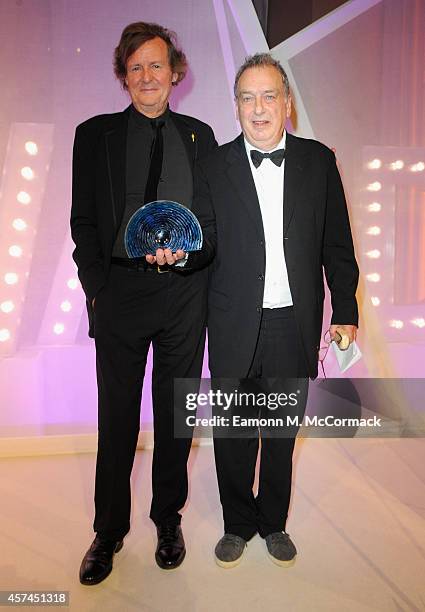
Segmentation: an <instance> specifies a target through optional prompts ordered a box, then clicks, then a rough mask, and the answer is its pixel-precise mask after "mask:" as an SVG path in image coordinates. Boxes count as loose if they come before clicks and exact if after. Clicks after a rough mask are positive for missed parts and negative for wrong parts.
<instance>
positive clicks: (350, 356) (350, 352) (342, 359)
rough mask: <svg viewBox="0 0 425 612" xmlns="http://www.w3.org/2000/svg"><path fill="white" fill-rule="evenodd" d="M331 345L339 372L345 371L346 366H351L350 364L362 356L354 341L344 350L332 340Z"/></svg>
mask: <svg viewBox="0 0 425 612" xmlns="http://www.w3.org/2000/svg"><path fill="white" fill-rule="evenodd" d="M332 347H333V350H334V353H335V357H336V359H337V361H338V365H339V369H340V370H341V372H346V371H347V370H348V368H351V366H352V365H354V364H355V363H357V362H358V360H359V359H360V357H361V356H362V353H361V351H360V349H359V347H358V346H357V343H356V342H355V341H354V342H352V343H351V344H350V346H349V347H348V349H346V350H345V351H341V349H340V348H339V346H338V345H337V343H336V342H332Z"/></svg>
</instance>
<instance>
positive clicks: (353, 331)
mask: <svg viewBox="0 0 425 612" xmlns="http://www.w3.org/2000/svg"><path fill="white" fill-rule="evenodd" d="M337 330H340V331H341V332H342V333H343V334H344V335H345V336H348V340H349V343H350V344H351V343H352V342H354V340H355V339H356V336H357V327H356V325H343V324H339V325H331V326H330V328H329V333H330V336H331V340H335V342H336V341H337V340H339V335H338V332H337ZM347 348H348V347H347Z"/></svg>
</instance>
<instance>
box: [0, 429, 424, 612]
mask: <svg viewBox="0 0 425 612" xmlns="http://www.w3.org/2000/svg"><path fill="white" fill-rule="evenodd" d="M150 463H151V452H150V451H142V452H139V453H138V454H137V457H136V463H135V469H134V479H133V500H134V501H133V516H132V531H131V532H130V534H129V535H128V536H127V538H126V540H125V545H124V548H123V550H122V551H121V552H120V553H119V554H118V555H116V557H115V563H114V570H113V572H112V574H111V575H110V576H109V577H108V578H107V579H106V580H105V581H104V582H103V583H102V584H100V585H98V586H95V587H83V586H81V585H80V584H79V582H78V568H79V564H80V561H81V558H82V556H83V554H84V552H85V550H86V548H87V547H88V545H89V544H90V542H91V540H92V537H93V536H92V532H91V521H92V511H93V508H92V498H93V477H94V467H95V455H93V454H80V455H68V456H50V457H37V458H17V459H2V460H0V490H1V501H0V517H1V523H0V538H1V539H0V590H32V589H33V590H69V591H70V601H71V603H70V608H71V609H72V610H75V611H78V612H80V611H81V612H86V611H95V612H97V611H102V612H106V611H114V612H118V611H119V612H121V611H127V610H129V611H130V610H142V611H146V612H154V611H155V612H156V611H158V612H167V611H171V612H174V611H175V612H178V611H185V612H192V611H193V612H208V611H214V612H215V611H218V612H228V611H230V612H239V611H241V612H242V611H243V612H249V611H253V612H256V611H261V612H266V611H267V612H268V611H270V612H274V611H276V612H277V611H279V612H280V611H289V612H292V611H298V610H299V611H302V612H304V611H305V612H310V611H313V612H316V611H317V612H321V611H323V612H331V611H336V612H346V611H347V612H348V611H356V612H357V611H358V612H362V611H366V610H382V611H383V612H390V611H393V610H394V611H398V612H399V611H418V612H419V611H420V612H423V611H424V610H425V468H424V466H425V443H424V441H423V440H380V441H379V440H365V439H363V440H361V439H353V440H344V441H343V440H329V439H328V440H319V439H309V440H301V441H298V442H297V448H296V457H295V486H294V492H293V499H292V507H291V515H290V520H289V523H288V527H287V529H288V531H289V533H290V534H291V536H292V538H293V540H294V541H295V543H296V545H297V547H298V551H299V554H298V558H297V563H296V565H295V566H294V567H293V568H290V569H282V568H279V567H278V566H276V565H274V564H273V563H272V562H271V561H270V560H269V559H268V557H267V555H266V552H265V546H264V542H263V541H262V540H261V539H260V538H259V537H258V536H257V537H256V538H254V539H253V540H252V541H251V542H250V543H249V545H248V549H247V552H246V554H245V556H244V558H243V561H242V563H241V564H240V565H239V566H238V567H237V568H234V569H232V570H223V569H220V568H218V567H217V566H216V565H215V563H214V560H213V552H212V551H213V548H214V545H215V543H216V541H217V539H218V538H219V537H220V536H221V534H222V525H221V508H220V505H219V501H218V494H217V485H216V480H215V472H214V467H213V454H212V448H211V447H200V448H195V449H193V451H192V455H191V494H190V502H189V503H188V505H187V508H186V509H185V512H184V523H183V526H184V534H185V539H186V545H187V556H186V559H185V562H184V563H183V565H182V566H181V567H180V568H178V569H177V570H174V571H168V572H167V571H164V570H160V569H159V568H158V567H157V566H156V564H155V561H154V556H153V555H154V548H155V544H156V539H155V531H154V527H153V524H152V523H151V522H150V520H149V518H148V512H149V502H150ZM28 609H29V608H28Z"/></svg>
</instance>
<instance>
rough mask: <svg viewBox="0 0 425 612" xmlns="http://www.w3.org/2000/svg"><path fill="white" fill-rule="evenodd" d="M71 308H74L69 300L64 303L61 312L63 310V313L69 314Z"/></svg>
mask: <svg viewBox="0 0 425 612" xmlns="http://www.w3.org/2000/svg"><path fill="white" fill-rule="evenodd" d="M71 308H72V304H71V302H69V301H68V300H65V301H64V302H62V304H61V310H63V312H69V311H70V310H71Z"/></svg>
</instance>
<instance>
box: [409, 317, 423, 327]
mask: <svg viewBox="0 0 425 612" xmlns="http://www.w3.org/2000/svg"><path fill="white" fill-rule="evenodd" d="M412 323H413V325H416V327H425V319H423V318H422V317H418V318H417V319H412Z"/></svg>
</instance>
